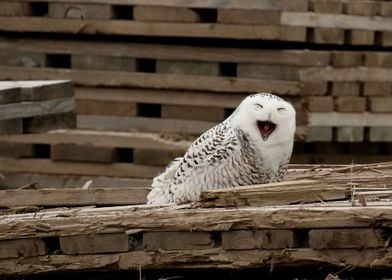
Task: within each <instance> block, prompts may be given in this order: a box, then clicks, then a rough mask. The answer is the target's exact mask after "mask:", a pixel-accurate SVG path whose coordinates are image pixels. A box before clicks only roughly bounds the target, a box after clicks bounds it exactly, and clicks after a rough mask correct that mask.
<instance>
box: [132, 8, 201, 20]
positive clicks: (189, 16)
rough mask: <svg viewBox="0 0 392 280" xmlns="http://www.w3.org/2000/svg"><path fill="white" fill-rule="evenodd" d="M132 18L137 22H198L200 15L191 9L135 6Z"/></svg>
mask: <svg viewBox="0 0 392 280" xmlns="http://www.w3.org/2000/svg"><path fill="white" fill-rule="evenodd" d="M133 18H134V19H135V20H139V21H160V22H200V21H202V18H201V17H200V15H199V14H198V13H197V12H196V11H194V10H191V9H187V8H182V7H165V6H135V7H133Z"/></svg>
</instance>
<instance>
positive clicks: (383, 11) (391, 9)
mask: <svg viewBox="0 0 392 280" xmlns="http://www.w3.org/2000/svg"><path fill="white" fill-rule="evenodd" d="M380 5H381V6H380V15H381V16H386V17H390V16H392V4H391V3H390V2H388V1H383V2H381V3H380Z"/></svg>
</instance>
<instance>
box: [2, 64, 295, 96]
mask: <svg viewBox="0 0 392 280" xmlns="http://www.w3.org/2000/svg"><path fill="white" fill-rule="evenodd" d="M42 77H45V78H46V79H56V78H57V79H58V78H65V79H71V80H72V81H73V82H74V83H75V84H77V85H83V86H95V87H96V86H121V87H136V88H140V87H141V88H155V89H177V90H200V91H218V92H234V93H238V92H247V93H252V92H253V93H254V92H260V91H271V92H275V93H278V94H283V95H297V94H299V93H300V92H301V89H302V87H303V85H301V83H299V82H294V81H276V80H259V79H246V78H233V77H209V76H197V75H176V74H156V73H140V72H134V73H132V72H121V71H93V70H74V69H72V70H70V69H67V70H64V69H51V68H35V69H33V68H21V67H14V66H0V79H39V78H42ZM107 77H110V79H107Z"/></svg>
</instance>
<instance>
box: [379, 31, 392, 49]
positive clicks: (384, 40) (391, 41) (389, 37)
mask: <svg viewBox="0 0 392 280" xmlns="http://www.w3.org/2000/svg"><path fill="white" fill-rule="evenodd" d="M380 43H381V46H383V47H390V46H392V32H383V33H382V35H381V42H380Z"/></svg>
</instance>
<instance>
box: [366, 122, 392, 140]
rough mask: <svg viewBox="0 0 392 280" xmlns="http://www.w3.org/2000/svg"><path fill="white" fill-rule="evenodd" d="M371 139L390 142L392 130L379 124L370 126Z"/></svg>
mask: <svg viewBox="0 0 392 280" xmlns="http://www.w3.org/2000/svg"><path fill="white" fill-rule="evenodd" d="M369 140H370V141H371V142H390V141H392V130H391V127H390V126H389V125H388V126H377V127H371V128H370V134H369Z"/></svg>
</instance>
